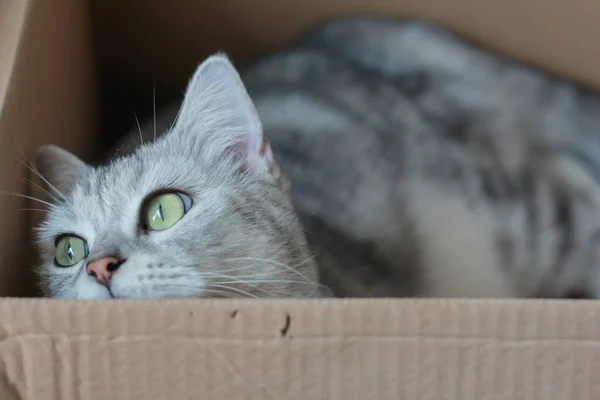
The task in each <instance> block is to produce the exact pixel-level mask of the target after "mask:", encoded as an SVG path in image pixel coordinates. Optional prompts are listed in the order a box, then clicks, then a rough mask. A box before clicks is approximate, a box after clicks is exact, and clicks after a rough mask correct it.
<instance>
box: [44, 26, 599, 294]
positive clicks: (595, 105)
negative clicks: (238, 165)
mask: <svg viewBox="0 0 600 400" xmlns="http://www.w3.org/2000/svg"><path fill="white" fill-rule="evenodd" d="M242 78H243V80H244V82H245V85H246V87H247V89H248V91H249V94H250V96H251V97H252V99H253V101H254V104H255V106H256V109H257V111H258V114H259V116H260V118H261V121H262V125H263V128H264V133H265V135H266V137H267V138H268V139H269V141H270V142H271V146H272V149H273V152H274V154H275V158H276V159H277V164H278V165H279V167H281V169H282V171H283V173H284V175H285V176H282V177H281V178H280V181H279V186H278V187H277V186H269V185H265V184H264V183H261V184H257V186H254V187H252V188H250V187H249V188H245V189H244V190H241V189H236V190H234V191H231V192H229V193H228V195H229V196H228V198H229V199H230V201H229V202H224V201H223V199H222V198H219V197H218V196H217V197H214V198H212V199H211V201H213V202H214V204H212V203H211V204H207V206H215V207H216V206H218V207H216V208H215V209H214V210H212V209H211V208H210V207H208V209H207V210H208V211H207V212H206V214H204V215H203V217H202V218H206V219H207V221H206V224H209V223H210V222H212V223H213V224H216V225H213V226H212V227H211V232H213V234H214V235H215V236H216V237H218V238H219V240H218V241H216V242H207V241H205V240H204V236H202V237H201V238H199V237H200V236H198V235H195V234H192V235H190V234H184V233H185V232H181V234H180V232H178V231H177V232H174V234H173V236H172V237H169V238H165V240H167V239H168V241H169V243H170V245H172V246H177V245H179V241H183V242H185V246H188V247H189V248H193V247H194V246H195V247H196V248H197V249H198V250H194V251H197V254H201V253H202V252H204V251H207V249H208V247H207V246H209V245H210V246H214V248H216V249H219V250H222V251H224V252H228V251H230V250H231V251H233V252H234V253H235V254H238V255H239V254H243V253H244V252H246V253H247V255H249V256H252V255H253V254H254V252H255V249H256V248H261V249H262V251H263V252H266V253H267V255H265V254H262V253H261V255H262V256H263V257H265V258H266V257H267V256H268V257H271V258H273V257H276V259H277V257H282V258H281V261H282V262H285V263H286V264H293V263H294V262H297V261H298V260H301V259H304V258H305V257H306V255H307V254H308V253H310V254H313V255H314V257H315V259H316V261H317V264H318V269H319V275H320V279H321V282H322V283H324V284H326V285H327V286H328V287H330V288H331V289H332V291H333V292H334V294H335V295H337V296H341V297H348V296H349V297H384V296H392V297H399V296H400V297H401V296H419V297H564V296H570V295H571V294H572V293H574V292H577V293H583V294H584V295H585V296H591V297H596V298H597V297H600V253H599V252H598V249H600V246H599V243H598V239H599V238H600V235H599V233H600V191H599V186H598V179H599V177H600V168H599V167H598V160H600V139H599V134H598V132H600V97H599V96H598V95H597V94H595V93H592V92H590V91H587V90H584V89H582V88H579V87H577V86H576V85H573V84H571V83H568V82H565V81H563V80H560V79H557V78H555V77H551V76H548V75H546V74H544V73H542V72H540V71H536V70H534V69H532V68H529V67H525V66H522V65H518V64H516V63H515V62H512V61H510V60H506V59H502V58H501V57H499V56H496V55H492V54H489V53H487V52H484V51H482V50H481V49H478V48H476V47H474V46H473V45H471V44H469V43H467V42H465V41H463V40H461V39H459V38H458V37H455V36H453V35H451V34H450V33H448V32H446V31H444V30H443V29H441V28H439V27H436V26H433V25H430V24H425V23H421V22H402V21H392V20H386V19H380V18H348V19H341V20H336V21H330V22H328V23H326V24H325V25H324V26H321V27H318V28H317V29H315V30H313V31H312V32H309V33H308V34H307V35H305V36H303V37H302V38H301V40H299V41H298V42H297V43H294V44H293V45H291V46H289V47H288V48H287V49H284V50H282V51H280V52H278V53H276V54H272V55H269V56H268V57H265V58H264V59H262V60H259V61H258V62H257V63H255V64H254V65H252V66H251V67H250V68H248V69H247V70H245V71H244V72H243V74H242ZM178 109H179V107H178V106H177V105H175V106H174V107H172V108H171V109H169V110H166V111H165V112H164V113H163V114H162V116H161V117H160V118H159V126H162V127H159V129H158V131H159V133H160V132H163V131H169V129H168V127H169V126H170V124H171V122H172V121H173V120H174V118H175V114H176V113H177V111H178ZM143 131H144V135H145V140H146V141H150V140H151V136H152V135H151V133H152V126H151V125H149V126H147V127H146V128H144V130H143ZM135 135H137V132H135V133H134V134H132V135H131V137H134V136H135ZM167 136H168V135H167ZM131 137H128V138H126V139H125V141H124V143H122V144H121V146H119V148H121V149H122V150H123V151H124V152H125V153H126V154H128V153H131V152H134V156H127V157H126V158H124V160H126V161H123V160H121V161H114V162H112V163H111V164H109V166H108V167H104V168H105V169H99V170H96V172H94V174H96V175H98V174H100V175H101V174H103V173H105V174H108V175H114V176H115V177H116V176H117V175H118V176H122V175H123V176H127V179H128V181H127V182H128V183H123V182H120V180H119V179H120V178H115V177H113V179H116V180H114V181H105V182H106V183H102V182H101V181H100V180H99V179H100V178H99V175H98V176H96V175H94V177H93V179H92V178H87V179H88V183H87V185H88V187H89V189H90V190H92V191H93V192H90V194H89V195H88V196H83V197H81V199H80V201H86V202H89V203H90V208H93V207H102V206H101V203H99V199H100V198H101V194H100V193H101V192H102V193H104V192H106V194H105V196H115V198H114V199H113V200H109V202H110V204H115V205H118V204H121V203H123V202H131V201H132V200H131V199H130V198H124V197H122V196H119V195H116V194H114V193H115V192H117V193H121V192H123V193H125V194H130V189H129V188H131V187H135V186H136V185H138V183H137V182H140V179H141V178H140V176H145V175H147V174H148V173H149V172H148V171H154V172H152V173H156V174H159V172H158V171H156V170H155V169H153V165H155V164H159V165H162V166H164V165H165V164H171V163H172V165H173V173H174V174H177V173H179V174H180V175H182V176H181V177H179V176H178V177H176V179H183V178H186V179H188V178H189V179H195V180H198V182H201V180H200V179H199V178H198V176H197V175H196V174H198V173H206V172H207V170H206V169H205V168H207V165H199V164H198V163H197V160H196V159H197V158H198V157H195V156H194V155H193V154H191V155H190V156H189V157H183V158H182V157H179V159H176V158H177V157H174V158H164V159H163V157H165V154H164V153H163V152H162V151H161V152H159V151H152V150H151V149H155V147H153V145H149V146H145V147H142V148H141V149H137V150H136V146H135V145H134V141H133V140H132V139H131ZM157 143H158V144H160V143H162V142H161V141H160V140H159V141H158V142H157ZM127 160H129V161H127ZM136 160H143V162H139V163H138V161H136ZM102 171H104V172H102ZM211 173H212V172H211ZM288 181H289V184H291V189H290V196H291V200H292V204H293V210H294V211H295V213H296V214H297V216H298V217H299V221H300V223H301V224H302V226H303V230H304V234H305V235H303V234H302V233H301V232H300V230H299V229H300V228H298V227H297V222H298V221H297V220H296V218H295V217H293V216H292V215H291V213H292V208H291V207H292V206H291V205H290V204H289V203H287V200H286V199H287V195H285V193H287V185H288ZM203 185H205V183H204V182H203V183H202V184H201V187H203V188H204V186H203ZM105 201H106V200H105ZM132 202H133V204H136V201H135V200H134V201H132ZM69 206H70V207H74V205H73V204H70V205H69ZM64 208H65V207H64V206H61V208H60V209H59V210H58V211H60V212H66V211H65V209H64ZM116 209H118V207H117V208H116ZM58 211H57V212H58ZM116 217H118V215H116V216H115V218H116ZM223 217H225V220H221V218H223ZM55 220H56V219H55ZM55 220H53V219H52V218H51V219H50V220H49V222H47V223H46V225H45V226H46V230H45V231H44V232H45V233H46V234H45V236H44V235H42V243H43V242H44V238H46V239H45V240H49V239H48V238H49V237H51V235H50V234H49V233H50V232H51V229H50V227H53V226H54V225H53V224H55V223H57V222H56V221H55ZM53 221H54V222H53ZM61 221H63V223H64V219H63V220H61ZM240 221H242V222H243V224H244V227H245V228H244V231H245V232H246V233H245V235H244V236H243V240H242V236H239V235H238V234H237V233H236V232H237V230H238V224H239V222H240ZM95 224H98V225H99V224H101V221H97V222H95ZM200 226H204V222H203V223H201V224H200ZM265 232H266V236H267V237H270V238H272V240H263V239H264V236H265ZM232 235H233V236H232ZM304 237H306V239H307V243H308V247H309V249H310V250H308V249H307V248H306V243H305V242H304V240H305V239H304ZM240 241H241V242H243V243H245V244H244V246H242V247H240V248H237V247H235V246H234V245H235V244H238V243H240ZM120 243H126V244H127V245H128V246H130V245H133V243H136V242H135V239H134V238H122V239H120ZM166 243H167V242H165V243H164V244H163V243H161V246H163V245H164V246H166ZM46 247H47V250H46V253H45V254H50V249H49V248H50V247H51V246H49V245H47V246H46ZM167 248H168V247H164V248H163V247H160V248H155V249H154V250H153V251H154V252H155V254H159V253H160V252H161V251H164V249H167ZM211 248H212V247H211ZM274 250H276V251H274ZM282 253H283V254H286V255H284V256H281V254H282ZM47 257H49V256H48V255H47ZM210 262H212V264H210V263H208V264H207V263H203V264H202V268H205V267H206V268H216V267H215V265H218V263H217V262H215V259H212V260H211V261H210ZM191 278H192V275H190V279H191ZM53 279H54V282H58V278H52V277H51V279H50V280H49V281H50V282H52V281H53ZM68 285H69V284H68V283H67V282H63V283H60V284H58V283H55V286H60V287H58V288H57V289H55V290H54V292H53V293H54V294H59V295H60V294H62V293H67V292H68V288H69V286H68ZM246 289H247V288H246ZM296 289H297V290H295V291H294V292H289V294H290V295H294V296H300V295H304V293H303V290H306V289H307V288H306V287H304V288H300V287H298V288H296ZM69 293H70V292H69ZM306 295H309V296H312V295H315V292H314V291H313V292H311V291H309V293H308V294H306Z"/></svg>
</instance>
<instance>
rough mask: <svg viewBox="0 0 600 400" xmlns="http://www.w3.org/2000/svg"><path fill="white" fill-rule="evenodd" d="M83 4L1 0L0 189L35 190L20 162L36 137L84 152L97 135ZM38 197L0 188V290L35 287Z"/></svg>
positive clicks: (74, 0) (72, 0)
mask: <svg viewBox="0 0 600 400" xmlns="http://www.w3.org/2000/svg"><path fill="white" fill-rule="evenodd" d="M86 9H87V3H86V2H82V1H79V0H52V1H45V0H16V1H15V0H0V191H10V192H16V193H21V194H25V195H29V196H32V195H33V196H37V197H42V196H40V192H38V191H34V190H32V188H34V186H32V185H30V184H28V183H27V180H29V179H33V178H34V177H33V176H32V175H33V174H32V173H30V172H29V171H28V169H27V167H26V166H25V163H26V162H27V161H29V160H33V157H34V149H35V147H36V146H37V145H39V144H42V143H57V144H59V145H62V146H65V147H66V148H69V149H71V150H73V151H74V152H75V153H77V154H79V155H81V156H85V155H87V154H89V152H90V151H91V149H92V145H93V144H94V141H95V136H96V135H95V131H94V125H95V117H94V115H95V106H94V104H95V101H96V100H95V91H94V86H93V83H94V76H93V58H92V52H91V50H92V49H91V46H90V42H91V38H90V26H89V22H88V21H87V18H88V14H87V11H86ZM35 208H40V204H38V203H35V202H33V201H27V200H25V199H22V198H18V197H14V196H8V195H6V194H2V195H0V209H1V210H10V212H6V211H5V212H2V213H0V243H1V244H2V245H1V247H0V261H1V262H0V294H2V295H5V296H14V295H22V294H24V293H27V294H31V293H32V292H33V288H32V286H33V285H32V279H31V274H30V270H29V267H28V266H29V265H32V263H33V260H34V258H33V255H34V252H33V251H32V250H33V249H32V245H31V236H30V231H31V226H32V224H33V222H34V221H36V220H37V217H39V216H40V215H41V214H40V213H39V212H31V211H30V212H24V211H19V210H22V209H35Z"/></svg>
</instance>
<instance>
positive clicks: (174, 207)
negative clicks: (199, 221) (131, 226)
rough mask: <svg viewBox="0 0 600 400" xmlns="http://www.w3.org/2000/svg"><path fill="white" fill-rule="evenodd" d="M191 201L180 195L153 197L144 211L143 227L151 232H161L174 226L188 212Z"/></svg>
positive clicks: (167, 194) (166, 194)
mask: <svg viewBox="0 0 600 400" xmlns="http://www.w3.org/2000/svg"><path fill="white" fill-rule="evenodd" d="M191 203H192V200H191V199H190V198H189V197H187V196H186V195H184V194H182V193H165V194H159V195H157V196H155V197H154V198H153V199H152V200H150V201H149V202H148V205H147V206H146V210H145V225H146V228H147V229H149V230H151V231H162V230H164V229H168V228H170V227H172V226H173V225H175V224H176V223H177V222H178V221H179V220H180V219H181V218H183V216H184V215H185V213H186V212H187V211H188V210H189V208H190V206H191Z"/></svg>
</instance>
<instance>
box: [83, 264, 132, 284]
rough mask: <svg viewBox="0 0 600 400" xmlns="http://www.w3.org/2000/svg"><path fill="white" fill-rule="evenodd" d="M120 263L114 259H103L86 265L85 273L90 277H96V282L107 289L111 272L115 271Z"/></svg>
mask: <svg viewBox="0 0 600 400" xmlns="http://www.w3.org/2000/svg"><path fill="white" fill-rule="evenodd" d="M122 263H123V262H122V261H120V260H119V259H117V258H115V257H104V258H101V259H99V260H96V261H92V262H91V263H89V264H88V265H87V272H88V274H90V275H91V276H94V277H96V279H97V280H98V282H100V283H101V284H103V285H104V286H106V287H108V284H109V282H110V278H112V274H113V272H114V271H116V270H117V268H119V266H120V265H121V264H122Z"/></svg>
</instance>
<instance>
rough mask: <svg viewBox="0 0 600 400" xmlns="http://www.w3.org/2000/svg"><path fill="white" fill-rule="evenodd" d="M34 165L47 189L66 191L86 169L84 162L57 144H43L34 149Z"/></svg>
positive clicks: (61, 192) (63, 192)
mask: <svg viewBox="0 0 600 400" xmlns="http://www.w3.org/2000/svg"><path fill="white" fill-rule="evenodd" d="M35 163H36V167H37V169H38V170H39V172H40V174H41V175H42V176H43V177H44V179H45V180H46V182H45V183H46V184H47V185H48V186H49V188H48V189H49V190H51V191H58V192H60V194H63V195H64V194H66V193H68V192H69V191H70V190H71V189H72V188H73V186H74V185H75V182H76V181H77V179H78V178H79V177H80V176H81V175H83V174H85V173H86V172H87V171H88V166H87V164H86V163H84V162H83V161H81V160H80V159H79V158H78V157H77V156H75V155H74V154H72V153H70V152H68V151H67V150H64V149H62V148H60V147H58V146H54V145H45V146H40V147H38V149H37V151H36V160H35Z"/></svg>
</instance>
